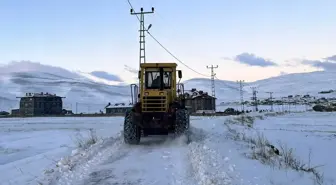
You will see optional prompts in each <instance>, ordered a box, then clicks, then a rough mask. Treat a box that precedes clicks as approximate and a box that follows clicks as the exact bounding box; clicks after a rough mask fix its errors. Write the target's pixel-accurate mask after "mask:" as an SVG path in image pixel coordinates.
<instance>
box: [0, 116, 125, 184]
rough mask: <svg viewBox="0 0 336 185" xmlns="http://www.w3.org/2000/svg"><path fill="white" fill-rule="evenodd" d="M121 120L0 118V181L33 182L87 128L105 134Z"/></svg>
mask: <svg viewBox="0 0 336 185" xmlns="http://www.w3.org/2000/svg"><path fill="white" fill-rule="evenodd" d="M122 123H123V122H122V118H121V117H120V118H118V117H117V118H104V117H100V118H75V117H72V118H15V119H0V174H1V175H0V180H1V181H0V184H6V183H7V184H27V183H26V182H29V181H32V184H36V181H35V180H34V179H36V176H39V175H41V174H42V173H43V171H44V169H46V168H50V167H52V166H55V164H54V163H55V162H54V161H56V160H59V159H60V158H61V157H62V156H67V155H70V154H71V151H72V150H73V149H74V147H76V142H77V140H78V139H80V138H81V137H82V136H83V137H87V136H88V133H89V132H88V129H90V128H94V129H95V130H96V132H97V135H98V136H101V137H109V136H111V135H115V134H116V133H117V132H119V131H120V129H121V125H122ZM19 176H20V178H18V177H19Z"/></svg>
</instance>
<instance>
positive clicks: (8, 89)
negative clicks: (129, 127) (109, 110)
mask: <svg viewBox="0 0 336 185" xmlns="http://www.w3.org/2000/svg"><path fill="white" fill-rule="evenodd" d="M27 92H33V93H38V92H49V93H53V94H57V95H59V96H63V97H66V98H65V99H64V100H63V101H64V107H65V108H67V109H73V110H74V111H75V110H76V107H77V111H78V112H96V111H99V110H103V109H104V107H105V105H107V103H108V102H111V103H114V102H115V103H117V102H120V101H122V102H129V101H130V98H129V97H130V92H129V86H128V85H127V86H126V85H123V82H115V81H109V80H106V79H103V78H99V77H97V76H94V75H90V74H85V73H82V72H71V71H68V70H66V69H62V68H58V67H52V66H47V65H42V64H38V63H33V62H29V61H23V62H12V63H10V64H8V65H5V66H2V67H0V109H1V110H10V109H12V108H18V105H19V104H18V103H19V99H17V98H16V97H20V96H24V95H25V93H27Z"/></svg>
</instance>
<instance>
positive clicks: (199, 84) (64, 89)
mask: <svg viewBox="0 0 336 185" xmlns="http://www.w3.org/2000/svg"><path fill="white" fill-rule="evenodd" d="M335 77H336V74H334V73H332V72H312V73H301V74H288V75H283V76H278V77H272V78H269V79H264V80H259V81H256V82H251V83H245V84H244V88H243V89H244V99H246V100H249V99H250V97H251V96H252V93H251V92H252V91H251V87H253V86H255V87H257V90H258V97H259V98H267V97H268V96H269V94H268V93H267V92H269V91H270V92H274V93H273V96H274V97H276V98H279V97H283V96H288V95H296V94H300V95H303V94H307V93H308V94H310V95H314V96H324V97H329V96H336V93H330V94H323V95H319V94H318V92H319V91H322V90H329V89H335V88H333V85H334V84H336V78H335ZM184 84H185V89H189V90H190V89H191V88H197V89H198V90H204V91H207V92H209V94H211V85H210V80H209V79H204V78H194V79H191V80H186V81H184ZM215 85H216V97H217V98H218V101H217V103H220V102H232V101H240V93H239V84H238V83H237V82H232V81H225V80H216V82H215ZM26 92H35V93H37V92H49V93H54V94H57V95H60V96H64V97H66V98H65V99H64V107H65V108H67V109H72V110H73V111H74V112H75V111H76V107H77V112H97V111H99V110H103V109H104V106H105V105H106V104H107V103H108V102H111V103H119V102H124V103H128V102H130V99H131V98H130V88H129V85H127V84H126V83H124V82H122V80H121V79H120V78H119V77H118V76H115V75H112V74H108V73H106V72H103V71H95V72H90V73H84V72H80V71H74V72H72V71H69V70H66V69H63V68H60V67H53V66H48V65H42V64H39V63H33V62H29V61H22V62H12V63H9V64H8V65H2V66H0V110H6V111H8V110H10V109H12V108H18V105H19V104H18V102H19V101H18V100H19V99H17V98H16V97H19V96H24V94H25V93H26Z"/></svg>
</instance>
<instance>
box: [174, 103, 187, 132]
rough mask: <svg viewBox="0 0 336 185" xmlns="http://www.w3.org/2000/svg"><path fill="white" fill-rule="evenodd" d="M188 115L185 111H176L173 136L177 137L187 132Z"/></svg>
mask: <svg viewBox="0 0 336 185" xmlns="http://www.w3.org/2000/svg"><path fill="white" fill-rule="evenodd" d="M189 124H190V123H189V114H188V112H187V110H185V109H178V110H177V111H176V120H175V134H176V135H177V136H180V135H183V134H185V133H186V132H187V131H188V130H189Z"/></svg>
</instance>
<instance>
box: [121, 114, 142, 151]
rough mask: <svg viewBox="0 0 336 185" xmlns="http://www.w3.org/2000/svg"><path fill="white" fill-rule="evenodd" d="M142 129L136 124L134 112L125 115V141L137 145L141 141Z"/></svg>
mask: <svg viewBox="0 0 336 185" xmlns="http://www.w3.org/2000/svg"><path fill="white" fill-rule="evenodd" d="M140 138H141V129H140V127H139V126H138V125H137V124H136V119H134V113H133V112H132V111H129V112H127V113H126V115H125V120H124V142H125V143H126V144H130V145H137V144H139V143H140Z"/></svg>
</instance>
